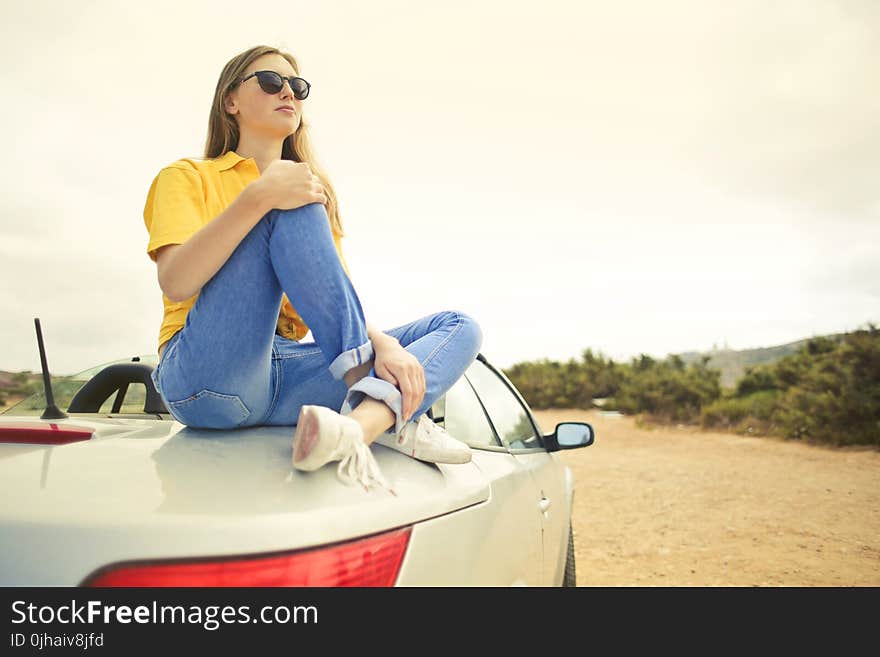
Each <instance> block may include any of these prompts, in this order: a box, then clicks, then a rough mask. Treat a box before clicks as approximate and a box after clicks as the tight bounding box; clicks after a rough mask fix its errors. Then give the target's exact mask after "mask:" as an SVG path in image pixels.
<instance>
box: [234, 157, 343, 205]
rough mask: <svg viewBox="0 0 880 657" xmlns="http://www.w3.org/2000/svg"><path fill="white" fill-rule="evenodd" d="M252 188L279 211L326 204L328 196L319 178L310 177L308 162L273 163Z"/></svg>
mask: <svg viewBox="0 0 880 657" xmlns="http://www.w3.org/2000/svg"><path fill="white" fill-rule="evenodd" d="M251 184H252V185H256V186H257V187H258V188H259V190H260V195H261V196H262V197H263V198H264V199H265V200H266V202H267V203H269V204H271V207H272V208H278V209H279V210H292V209H294V208H299V207H302V206H303V205H308V204H309V203H323V204H325V205H326V204H327V194H326V191H325V190H324V185H322V184H321V180H320V178H318V176H316V175H315V174H313V173H312V169H311V167H310V166H309V164H308V162H293V161H292V160H275V161H274V162H272V163H271V164H270V165H269V166H267V167H266V168H265V169H264V170H263V172H262V173H261V174H260V177H259V178H257V179H256V180H255V181H254V182H253V183H251Z"/></svg>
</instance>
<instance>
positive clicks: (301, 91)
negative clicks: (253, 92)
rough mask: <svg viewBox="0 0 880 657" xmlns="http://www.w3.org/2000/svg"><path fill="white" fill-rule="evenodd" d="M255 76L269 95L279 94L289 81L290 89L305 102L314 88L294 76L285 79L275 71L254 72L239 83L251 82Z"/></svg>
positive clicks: (298, 98)
mask: <svg viewBox="0 0 880 657" xmlns="http://www.w3.org/2000/svg"><path fill="white" fill-rule="evenodd" d="M254 76H256V78H257V82H259V83H260V89H262V90H263V91H265V92H266V93H267V94H277V93H278V92H279V91H281V90H282V89H283V88H284V81H285V80H287V82H288V83H289V84H290V88H291V89H292V90H293V95H294V96H296V99H297V100H305V99H306V98H308V95H309V89H311V87H312V85H311V84H309V83H308V82H306V81H305V80H304V79H303V78H298V77H296V76H294V75H291V76H288V77H284V76H283V75H281V74H279V73H276V72H275V71H254V72H253V73H251V74H250V75H248V76H246V77H243V78H241V79H240V80H239V81H238V83H239V84H241V83H242V82H244V81H245V80H249V79H251V78H252V77H254Z"/></svg>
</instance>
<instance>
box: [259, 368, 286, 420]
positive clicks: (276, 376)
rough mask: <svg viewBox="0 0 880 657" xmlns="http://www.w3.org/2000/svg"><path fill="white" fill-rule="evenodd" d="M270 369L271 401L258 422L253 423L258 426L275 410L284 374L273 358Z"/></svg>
mask: <svg viewBox="0 0 880 657" xmlns="http://www.w3.org/2000/svg"><path fill="white" fill-rule="evenodd" d="M270 368H271V369H272V379H273V380H274V386H275V389H274V390H273V391H272V401H271V402H269V408H268V409H266V412H265V413H263V417H261V418H260V421H259V422H256V423H255V424H256V425H258V426H260V425H263V424H265V422H266V420H268V419H269V417H270V416H271V415H272V413H274V412H275V406H276V405H277V404H278V395H279V394H280V392H281V379H282V377H283V376H284V373H283V369H284V368H282V367H281V365H280V364H278V365H277V367H276V364H275V360H274V359H273V360H272V364H271V365H270Z"/></svg>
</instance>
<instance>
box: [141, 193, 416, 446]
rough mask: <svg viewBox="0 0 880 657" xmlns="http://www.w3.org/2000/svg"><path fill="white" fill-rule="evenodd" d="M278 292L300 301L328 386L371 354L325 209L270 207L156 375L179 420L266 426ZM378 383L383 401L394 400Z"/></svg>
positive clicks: (209, 287)
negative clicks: (325, 369)
mask: <svg viewBox="0 0 880 657" xmlns="http://www.w3.org/2000/svg"><path fill="white" fill-rule="evenodd" d="M282 289H283V290H284V292H286V293H287V295H288V297H289V298H290V299H292V300H296V308H297V311H298V312H299V313H300V315H301V316H302V317H303V319H304V320H305V321H306V323H307V324H309V326H310V328H311V329H312V333H313V334H314V336H315V339H316V342H317V344H318V347H319V349H320V351H321V353H322V355H323V357H324V359H325V367H328V368H329V372H330V373H331V375H332V377H333V378H334V380H341V379H342V377H343V376H344V374H345V373H346V372H347V371H348V370H350V369H351V368H352V367H355V366H356V365H359V364H361V363H363V362H364V361H365V360H369V358H371V357H372V355H373V354H372V344H371V343H370V341H369V339H368V337H367V335H366V325H365V322H364V318H363V310H362V308H361V304H360V301H359V300H358V298H357V294H356V293H355V291H354V288H353V287H352V285H351V282H350V281H349V280H348V277H347V275H346V274H345V270H344V269H343V268H342V264H341V263H340V261H339V256H338V254H337V253H336V249H335V246H334V244H333V239H332V236H331V233H330V226H329V221H328V218H327V213H326V210H325V209H324V206H323V205H321V204H319V203H311V204H308V205H305V206H302V207H301V208H296V209H294V210H283V211H282V210H272V211H271V212H269V213H267V214H266V215H265V216H264V217H263V218H261V219H260V221H259V222H258V223H257V224H256V225H255V226H254V228H253V229H252V230H251V231H250V232H249V233H248V234H247V235H246V236H245V238H244V239H243V240H242V241H241V243H240V244H239V245H238V247H236V250H235V251H234V252H233V253H232V255H231V256H230V257H229V259H228V260H227V261H226V263H224V265H223V267H221V268H220V270H219V271H218V272H217V273H216V274H215V275H214V277H212V278H211V280H209V281H208V282H207V283H206V284H205V285H204V286H203V287H202V289H201V290H200V292H199V296H198V298H197V299H196V302H195V304H194V305H193V307H192V308H191V309H190V311H189V313H188V314H187V318H186V322H185V325H184V327H183V329H181V331H180V332H178V334H177V335H175V336H174V338H172V342H171V343H169V346H168V348H167V349H166V351H165V353H164V355H163V358H162V362H161V363H160V365H159V367H158V368H157V369H156V370H155V371H154V383H156V387H157V389H159V391H160V393H161V394H162V396H163V398H164V400H165V403H166V405H167V406H168V409H169V411H170V412H171V414H172V415H173V416H174V417H175V418H177V419H178V420H179V421H181V422H183V423H184V424H188V425H189V426H194V427H203V428H216V429H229V428H234V427H238V426H252V425H256V424H261V423H262V420H263V419H264V418H265V416H266V415H267V414H268V412H269V411H270V409H271V408H272V406H273V404H274V402H275V401H276V395H277V393H278V389H277V387H276V386H275V385H274V383H275V380H274V376H273V369H272V355H273V343H274V341H275V337H276V336H275V326H276V322H277V319H278V312H279V310H280V305H281V292H282ZM382 383H384V384H386V386H387V387H385V388H382V394H383V395H385V396H392V392H391V391H394V392H397V394H398V395H399V394H400V393H399V391H397V389H396V388H394V386H393V385H391V384H390V383H388V382H382ZM389 389H390V390H389Z"/></svg>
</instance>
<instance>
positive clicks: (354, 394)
mask: <svg viewBox="0 0 880 657" xmlns="http://www.w3.org/2000/svg"><path fill="white" fill-rule="evenodd" d="M364 395H369V396H370V397H372V398H373V399H378V400H379V401H382V402H385V403H386V404H387V405H388V407H389V408H390V409H391V410H392V411H394V417H395V420H394V433H395V434H396V433H400V431H401V429H403V427H404V425H405V424H406V421H405V420H404V418H403V398H402V397H401V395H400V390H398V389H397V388H396V387H395V386H394V385H393V384H392V383H391V382H389V381H385V380H384V379H378V378H376V377H373V376H365V377H364V378H362V379H361V380H360V381H358V382H357V383H355V384H354V385H353V386H352V387H351V388H349V389H348V392H347V393H346V395H345V401H343V402H342V410H340V411H339V412H340V413H341V414H342V415H348V414H349V413H351V412H352V411H353V410H354V409H355V407H357V405H358V404H359V403H360V402H361V401H363V397H364Z"/></svg>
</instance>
